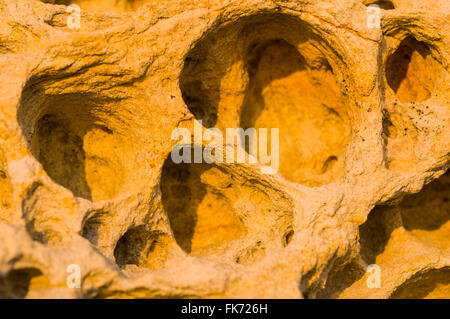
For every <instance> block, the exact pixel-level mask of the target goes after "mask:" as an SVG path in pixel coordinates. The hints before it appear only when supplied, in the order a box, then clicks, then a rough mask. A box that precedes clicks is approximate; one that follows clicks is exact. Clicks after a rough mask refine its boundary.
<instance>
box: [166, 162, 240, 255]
mask: <svg viewBox="0 0 450 319" xmlns="http://www.w3.org/2000/svg"><path fill="white" fill-rule="evenodd" d="M215 173H217V168H216V167H215V166H214V165H209V164H185V163H182V164H175V163H173V161H172V159H171V158H170V157H169V158H168V159H167V160H166V162H165V164H164V167H163V172H162V177H161V192H162V201H163V205H164V208H165V210H166V212H167V215H168V217H169V221H170V226H171V228H172V230H173V233H174V236H175V239H176V241H177V243H178V245H179V246H180V247H181V248H182V249H183V250H184V251H185V252H187V253H191V254H194V255H202V254H204V253H205V252H206V251H209V250H211V249H216V248H219V247H220V246H222V245H224V244H226V243H228V242H230V241H232V240H235V239H238V238H241V237H244V236H245V235H246V229H245V227H244V225H243V223H242V222H241V220H240V219H239V218H238V217H237V215H236V214H235V211H234V209H233V207H232V203H231V202H230V201H229V200H228V199H227V198H226V197H225V196H224V195H223V194H221V192H220V190H218V189H216V188H215V187H214V186H213V185H211V184H210V183H209V181H208V179H209V178H212V179H215V181H216V182H219V183H222V182H223V180H220V179H219V180H218V179H217V176H214V175H215ZM219 176H220V175H219Z"/></svg>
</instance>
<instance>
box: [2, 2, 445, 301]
mask: <svg viewBox="0 0 450 319" xmlns="http://www.w3.org/2000/svg"><path fill="white" fill-rule="evenodd" d="M44 2H47V3H43V2H39V1H34V0H0V70H1V73H0V196H1V198H0V199H1V200H0V234H1V240H0V296H1V297H13V298H24V297H27V298H40V297H45V298H187V297H195V298H217V297H226V298H339V297H341V298H422V297H424V298H426V297H432V298H433V297H434V298H450V202H449V197H450V175H449V174H450V173H448V169H449V168H450V129H449V127H450V126H449V125H450V103H449V101H450V89H449V83H450V81H449V79H450V74H449V62H450V50H449V48H450V26H449V23H448V21H450V4H449V2H448V0H427V1H410V0H392V1H379V2H377V4H378V5H379V6H380V7H381V10H380V11H379V12H380V17H381V26H380V27H377V26H376V25H375V26H374V23H373V21H372V20H373V14H376V13H377V10H373V9H370V8H369V9H368V7H367V6H368V5H370V4H372V3H374V2H375V1H372V2H370V1H366V2H362V1H358V0H342V1H326V0H284V1H282V0H245V1H238V0H215V1H214V0H213V1H208V0H196V1H195V0H190V1H189V0H184V1H178V0H170V1H168V0H167V1H163V0H160V1H150V0H149V1H145V0H139V1H131V0H79V1H74V3H75V4H78V5H79V6H80V7H81V9H82V10H81V16H80V28H73V26H72V27H70V25H69V24H68V19H72V18H73V17H74V16H73V14H74V12H73V11H72V12H68V10H67V7H66V5H67V4H69V1H65V0H61V1H58V0H53V1H44ZM375 9H376V8H375ZM374 12H375V13H374ZM75 13H76V12H75ZM375 20H376V19H375ZM369 21H372V23H368V22H369ZM375 24H376V23H375ZM195 120H202V123H203V130H205V129H206V128H210V127H215V128H218V129H220V130H222V131H224V130H225V129H226V128H235V127H242V128H251V127H254V128H257V129H258V128H274V127H275V128H279V129H280V131H279V136H280V167H279V173H277V174H275V175H269V174H263V173H262V172H261V165H260V164H248V163H241V164H240V163H235V164H227V163H212V164H208V163H205V162H204V163H202V164H195V163H192V164H174V163H173V162H172V160H171V157H170V152H171V150H172V148H173V147H174V146H175V144H176V143H177V141H176V140H171V134H172V131H173V130H174V129H175V128H187V129H189V130H191V129H192V128H193V127H194V121H195ZM205 132H206V131H205ZM203 144H204V145H203V147H204V146H206V144H207V142H206V141H204V142H203ZM197 147H201V146H200V145H197ZM229 147H231V146H229ZM236 147H237V146H236ZM73 264H75V265H78V266H79V269H80V275H81V286H80V288H70V287H68V285H67V281H68V276H70V275H71V274H72V272H71V270H72V269H73V268H71V267H70V265H73ZM371 264H376V265H377V266H378V268H377V269H379V274H380V278H379V279H380V282H379V285H376V287H374V286H373V285H371V284H370V282H371V281H370V280H371V276H373V275H374V273H372V272H367V267H368V265H371ZM68 267H69V268H68ZM369 269H372V268H370V267H369ZM71 278H72V277H71ZM69 279H70V278H69ZM368 283H369V284H368Z"/></svg>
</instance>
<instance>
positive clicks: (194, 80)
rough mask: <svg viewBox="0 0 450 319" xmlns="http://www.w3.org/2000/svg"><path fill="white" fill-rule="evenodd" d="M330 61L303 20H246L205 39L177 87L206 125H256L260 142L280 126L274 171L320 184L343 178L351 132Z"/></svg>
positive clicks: (331, 55)
mask: <svg viewBox="0 0 450 319" xmlns="http://www.w3.org/2000/svg"><path fill="white" fill-rule="evenodd" d="M331 61H333V62H335V63H341V62H340V61H339V58H338V57H336V56H335V55H334V52H333V51H332V50H331V49H330V48H329V47H328V44H327V43H325V42H324V40H323V39H321V38H320V37H319V36H318V35H317V32H315V30H313V28H312V27H311V26H310V25H309V24H307V23H305V22H304V21H301V20H299V19H298V18H294V17H292V16H289V15H284V14H263V15H259V16H250V17H246V18H242V19H241V20H239V21H237V22H235V23H233V24H229V25H227V26H224V27H218V28H214V29H213V30H212V31H210V32H208V33H207V34H205V36H204V37H203V38H202V39H201V40H200V41H199V42H198V43H197V45H196V46H195V47H194V48H193V49H192V50H191V52H189V54H188V55H187V57H186V59H185V64H184V68H183V71H182V74H181V77H180V89H181V92H182V94H183V99H184V101H185V103H186V105H187V107H188V108H189V110H190V111H191V112H192V113H193V115H194V116H195V117H196V118H197V119H198V120H203V124H204V125H205V126H206V127H212V126H215V127H217V128H219V129H221V130H223V129H225V128H232V127H242V128H244V129H247V128H256V129H257V134H256V135H257V136H256V138H258V139H260V136H259V133H258V132H259V131H258V129H260V128H267V129H268V132H269V134H268V141H271V135H270V131H271V129H272V128H279V136H280V139H279V150H280V151H279V152H280V154H279V159H280V166H279V169H278V171H279V172H280V173H281V174H282V175H284V176H285V177H286V178H287V179H289V180H291V181H293V182H298V183H302V184H305V185H308V186H320V185H323V184H327V183H330V182H332V181H334V180H337V179H339V178H341V177H342V173H343V167H344V157H345V156H344V154H345V148H346V145H347V144H348V142H349V140H350V135H351V125H350V118H349V114H348V109H347V106H346V101H345V99H344V96H343V94H342V92H341V87H340V86H339V81H338V77H337V75H336V74H335V72H334V70H333V67H332V66H331ZM268 144H270V143H268ZM247 147H248V145H247ZM268 149H269V153H270V152H271V148H270V146H269V147H268Z"/></svg>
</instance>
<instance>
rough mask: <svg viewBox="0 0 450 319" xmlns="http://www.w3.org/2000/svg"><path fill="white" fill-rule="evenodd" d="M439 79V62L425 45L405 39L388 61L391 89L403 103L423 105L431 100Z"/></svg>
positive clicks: (388, 77)
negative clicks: (422, 103) (421, 102)
mask: <svg viewBox="0 0 450 319" xmlns="http://www.w3.org/2000/svg"><path fill="white" fill-rule="evenodd" d="M437 76H438V63H437V61H436V60H435V59H434V58H433V56H432V54H431V50H430V48H429V47H428V45H427V44H426V43H424V42H419V41H417V40H416V39H415V38H414V37H412V36H409V37H407V38H405V39H404V40H403V41H402V42H401V43H400V45H399V46H398V48H397V50H396V51H395V52H394V53H393V54H392V55H391V56H389V57H388V59H387V62H386V79H387V83H388V85H389V87H390V88H391V89H392V91H394V93H395V94H396V96H397V98H398V99H399V100H400V101H401V102H405V103H407V102H420V101H424V100H427V99H428V98H430V97H431V95H432V93H433V91H434V85H435V82H436V79H437Z"/></svg>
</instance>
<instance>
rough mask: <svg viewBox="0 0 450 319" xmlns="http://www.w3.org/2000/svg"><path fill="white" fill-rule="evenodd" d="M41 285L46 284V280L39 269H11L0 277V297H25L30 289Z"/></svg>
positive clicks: (44, 285)
mask: <svg viewBox="0 0 450 319" xmlns="http://www.w3.org/2000/svg"><path fill="white" fill-rule="evenodd" d="M41 286H42V287H46V286H48V281H47V278H46V277H45V276H44V275H43V274H42V272H41V271H40V270H39V269H37V268H20V269H13V270H11V271H9V272H8V273H7V274H6V275H5V276H3V277H0V298H26V297H27V295H28V294H29V291H30V290H31V289H34V288H39V287H41Z"/></svg>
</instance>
